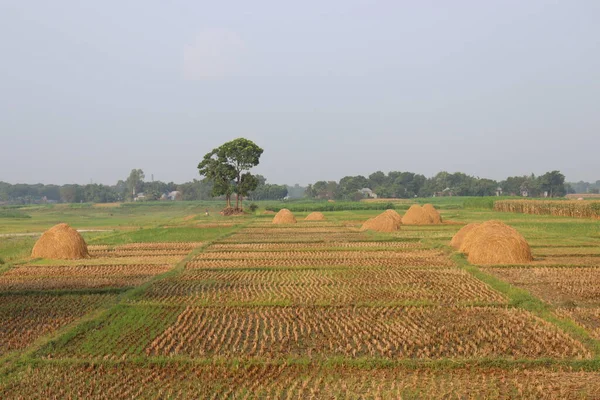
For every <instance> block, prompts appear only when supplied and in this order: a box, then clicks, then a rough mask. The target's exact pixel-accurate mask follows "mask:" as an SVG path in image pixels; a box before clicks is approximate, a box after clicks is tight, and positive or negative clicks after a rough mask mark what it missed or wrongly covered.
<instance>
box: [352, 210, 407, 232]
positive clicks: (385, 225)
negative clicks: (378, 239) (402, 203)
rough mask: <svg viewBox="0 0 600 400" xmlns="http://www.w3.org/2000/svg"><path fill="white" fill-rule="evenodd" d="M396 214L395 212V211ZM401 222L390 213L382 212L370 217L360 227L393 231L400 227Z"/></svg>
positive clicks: (363, 229)
mask: <svg viewBox="0 0 600 400" xmlns="http://www.w3.org/2000/svg"><path fill="white" fill-rule="evenodd" d="M396 214H397V213H396ZM401 224H402V222H401V221H400V220H399V219H398V218H397V217H396V216H394V215H393V214H392V213H388V212H383V213H381V214H379V215H378V216H376V217H374V218H370V219H368V220H367V221H365V223H364V224H363V225H362V226H361V227H360V230H361V231H367V230H371V231H376V232H395V231H397V230H398V229H400V225H401Z"/></svg>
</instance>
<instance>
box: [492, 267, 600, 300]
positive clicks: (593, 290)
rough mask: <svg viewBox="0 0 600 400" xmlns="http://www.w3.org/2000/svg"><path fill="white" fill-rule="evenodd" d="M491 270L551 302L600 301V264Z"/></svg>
mask: <svg viewBox="0 0 600 400" xmlns="http://www.w3.org/2000/svg"><path fill="white" fill-rule="evenodd" d="M489 271H491V272H492V273H494V274H495V275H497V276H499V277H500V278H502V279H504V280H506V281H508V282H510V283H512V284H514V285H517V286H521V287H524V288H525V289H528V290H530V291H532V292H533V293H534V294H535V295H536V296H539V297H541V298H542V299H544V300H546V301H549V302H553V303H558V304H560V303H571V302H577V303H585V304H596V305H600V268H559V267H554V268H545V267H535V268H490V269H489Z"/></svg>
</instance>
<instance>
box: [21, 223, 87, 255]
mask: <svg viewBox="0 0 600 400" xmlns="http://www.w3.org/2000/svg"><path fill="white" fill-rule="evenodd" d="M89 256H90V255H89V253H88V249H87V244H86V243H85V240H83V237H81V235H80V234H79V232H77V231H76V230H75V229H73V228H71V227H70V226H69V225H67V224H58V225H55V226H53V227H52V228H50V229H48V230H47V231H46V232H44V234H43V235H42V236H41V237H40V238H39V239H38V241H37V242H36V243H35V246H33V250H32V251H31V257H33V258H49V259H54V260H76V259H81V258H88V257H89Z"/></svg>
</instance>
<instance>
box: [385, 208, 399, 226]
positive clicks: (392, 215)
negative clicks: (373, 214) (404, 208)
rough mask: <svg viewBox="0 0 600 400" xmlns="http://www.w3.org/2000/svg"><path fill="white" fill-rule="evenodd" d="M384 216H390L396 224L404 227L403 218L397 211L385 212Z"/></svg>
mask: <svg viewBox="0 0 600 400" xmlns="http://www.w3.org/2000/svg"><path fill="white" fill-rule="evenodd" d="M382 214H385V215H389V216H390V217H392V219H393V220H394V221H395V222H396V224H397V225H398V227H400V225H402V216H401V215H400V214H398V213H397V212H396V210H385V211H384V212H383V213H382Z"/></svg>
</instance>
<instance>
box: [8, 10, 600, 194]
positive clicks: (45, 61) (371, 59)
mask: <svg viewBox="0 0 600 400" xmlns="http://www.w3.org/2000/svg"><path fill="white" fill-rule="evenodd" d="M599 15H600V2H599V1H597V0H589V1H586V0H575V1H550V0H546V1H539V0H528V1H521V0H518V1H515V0H502V1H500V0H498V1H491V0H490V1H479V0H473V1H464V0H455V1H451V2H448V1H427V0H424V1H400V0H397V1H356V0H330V1H312V0H306V1H301V2H288V1H261V0H255V1H177V0H174V1H169V2H166V1H162V0H143V1H142V0H128V1H113V0H104V1H96V2H89V1H80V0H56V1H46V0H44V1H34V0H2V1H1V2H0V149H1V151H0V181H5V182H10V183H38V182H41V183H46V184H48V183H55V184H65V183H80V184H85V183H89V182H94V183H105V184H114V183H116V181H117V180H119V179H125V178H126V177H127V176H128V175H129V171H130V170H131V169H133V168H141V169H143V170H144V172H145V174H146V177H147V179H148V178H150V177H151V176H152V175H154V179H157V180H162V181H167V182H168V181H174V182H184V181H189V180H192V179H194V178H199V175H198V171H197V164H198V162H199V161H200V160H201V159H202V157H203V155H204V154H205V153H207V152H209V151H210V150H211V149H213V148H214V147H217V146H219V145H220V144H222V143H224V142H226V141H229V140H232V139H235V138H237V137H246V138H248V139H251V140H253V141H255V142H256V143H257V144H258V145H259V146H261V147H262V148H263V149H264V153H263V155H262V157H261V162H260V165H259V166H258V167H257V168H255V170H254V171H255V172H256V173H260V174H262V175H264V176H266V177H267V179H268V181H269V182H271V183H280V184H282V183H287V184H295V183H300V184H302V185H304V184H307V183H311V182H315V181H317V180H339V179H340V178H342V177H344V176H346V175H358V174H362V175H365V176H367V175H368V174H370V173H372V172H374V171H377V170H381V171H384V172H387V171H412V172H417V173H421V174H424V175H426V176H432V175H434V174H436V173H437V172H439V171H442V170H443V171H449V172H456V171H461V172H465V173H467V174H470V175H474V176H479V177H486V178H492V179H497V180H501V179H504V178H505V177H507V176H512V175H524V174H530V173H535V174H536V175H537V174H542V173H544V172H546V171H549V170H555V169H557V170H560V171H562V172H563V173H564V174H565V175H566V177H567V180H569V181H578V180H586V181H596V180H598V179H600V108H599V105H600V24H599V23H598V16H599Z"/></svg>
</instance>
